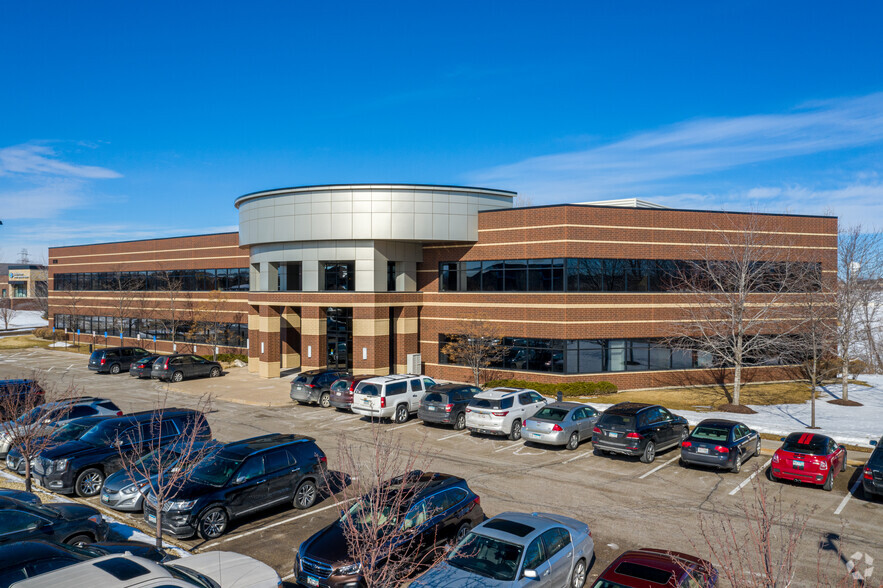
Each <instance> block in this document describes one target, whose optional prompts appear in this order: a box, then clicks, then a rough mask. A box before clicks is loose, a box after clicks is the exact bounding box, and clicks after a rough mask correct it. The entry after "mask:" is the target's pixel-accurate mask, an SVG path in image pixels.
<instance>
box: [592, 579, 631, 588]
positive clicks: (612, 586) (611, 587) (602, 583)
mask: <svg viewBox="0 0 883 588" xmlns="http://www.w3.org/2000/svg"><path fill="white" fill-rule="evenodd" d="M592 588H628V586H623V585H622V584H617V583H616V582H611V581H610V580H598V581H597V582H595V584H594V585H593V586H592Z"/></svg>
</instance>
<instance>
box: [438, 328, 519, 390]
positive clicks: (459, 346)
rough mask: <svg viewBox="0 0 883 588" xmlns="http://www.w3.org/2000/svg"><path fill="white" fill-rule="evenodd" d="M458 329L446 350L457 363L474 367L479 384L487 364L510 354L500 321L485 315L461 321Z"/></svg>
mask: <svg viewBox="0 0 883 588" xmlns="http://www.w3.org/2000/svg"><path fill="white" fill-rule="evenodd" d="M456 329H457V333H454V334H452V335H450V336H449V337H450V339H449V341H448V342H447V343H445V345H444V346H443V347H442V349H441V352H442V354H444V355H446V356H447V357H448V361H450V362H451V363H454V364H459V365H465V366H468V367H469V368H470V369H471V370H472V376H473V378H474V379H475V385H476V386H479V385H481V377H482V372H483V371H484V370H485V368H487V367H490V366H491V365H493V364H494V363H498V362H500V361H502V360H503V358H504V357H505V356H506V351H507V348H506V346H504V345H503V344H502V337H501V336H500V331H499V329H498V328H497V325H496V323H492V322H490V321H488V320H485V319H483V318H477V319H475V320H464V321H461V322H460V323H458V324H457V327H456Z"/></svg>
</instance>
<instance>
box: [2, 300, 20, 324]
mask: <svg viewBox="0 0 883 588" xmlns="http://www.w3.org/2000/svg"><path fill="white" fill-rule="evenodd" d="M17 314H18V310H16V308H15V306H14V305H13V304H12V298H0V323H3V329H4V330H7V331H8V330H9V325H10V324H11V323H12V320H13V319H14V318H15V315H17Z"/></svg>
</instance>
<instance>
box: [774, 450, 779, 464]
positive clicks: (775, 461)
mask: <svg viewBox="0 0 883 588" xmlns="http://www.w3.org/2000/svg"><path fill="white" fill-rule="evenodd" d="M773 463H779V453H778V452H776V453H774V454H773Z"/></svg>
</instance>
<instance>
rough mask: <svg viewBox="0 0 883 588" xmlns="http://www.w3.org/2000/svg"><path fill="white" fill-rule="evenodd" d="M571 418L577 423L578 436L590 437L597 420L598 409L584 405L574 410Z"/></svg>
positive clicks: (581, 437)
mask: <svg viewBox="0 0 883 588" xmlns="http://www.w3.org/2000/svg"><path fill="white" fill-rule="evenodd" d="M573 419H574V420H575V421H576V423H577V429H578V430H579V438H580V439H591V437H592V429H593V428H594V427H595V423H596V422H598V411H596V410H595V409H594V408H591V407H589V406H584V407H583V408H578V409H577V410H575V411H574V413H573Z"/></svg>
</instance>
